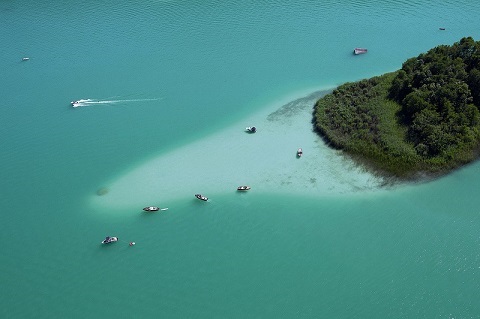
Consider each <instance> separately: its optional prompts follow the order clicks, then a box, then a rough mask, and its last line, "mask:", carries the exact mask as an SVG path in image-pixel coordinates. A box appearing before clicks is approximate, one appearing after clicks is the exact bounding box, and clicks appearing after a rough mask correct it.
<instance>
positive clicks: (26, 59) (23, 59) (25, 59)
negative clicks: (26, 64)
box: [22, 57, 30, 61]
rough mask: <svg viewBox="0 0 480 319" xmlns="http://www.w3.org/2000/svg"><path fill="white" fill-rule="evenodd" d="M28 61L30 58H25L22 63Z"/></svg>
mask: <svg viewBox="0 0 480 319" xmlns="http://www.w3.org/2000/svg"><path fill="white" fill-rule="evenodd" d="M28 60H30V58H27V57H25V58H22V61H28Z"/></svg>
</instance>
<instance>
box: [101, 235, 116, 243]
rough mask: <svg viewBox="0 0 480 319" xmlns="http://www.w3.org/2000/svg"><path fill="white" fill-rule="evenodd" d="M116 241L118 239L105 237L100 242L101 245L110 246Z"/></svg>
mask: <svg viewBox="0 0 480 319" xmlns="http://www.w3.org/2000/svg"><path fill="white" fill-rule="evenodd" d="M116 241H118V238H117V237H110V236H107V237H105V239H104V240H102V244H111V243H114V242H116Z"/></svg>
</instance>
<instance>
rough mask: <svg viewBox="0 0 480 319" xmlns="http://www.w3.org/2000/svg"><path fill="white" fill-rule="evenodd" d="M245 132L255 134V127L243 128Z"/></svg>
mask: <svg viewBox="0 0 480 319" xmlns="http://www.w3.org/2000/svg"><path fill="white" fill-rule="evenodd" d="M245 131H247V132H248V133H255V132H256V131H257V128H256V127H255V126H248V127H246V128H245Z"/></svg>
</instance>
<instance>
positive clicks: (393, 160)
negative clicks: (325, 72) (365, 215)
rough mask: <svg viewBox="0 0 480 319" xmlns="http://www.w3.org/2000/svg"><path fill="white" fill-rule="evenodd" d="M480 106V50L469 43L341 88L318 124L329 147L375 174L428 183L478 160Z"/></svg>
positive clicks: (316, 115) (321, 110)
mask: <svg viewBox="0 0 480 319" xmlns="http://www.w3.org/2000/svg"><path fill="white" fill-rule="evenodd" d="M479 101H480V42H475V41H473V39H472V38H463V39H462V40H460V42H457V43H455V44H454V45H452V46H439V47H436V48H434V49H431V50H430V51H428V52H427V53H425V54H421V55H419V56H418V57H416V58H411V59H409V60H407V61H406V62H405V63H404V64H403V66H402V69H400V70H398V71H395V72H390V73H386V74H384V75H381V76H376V77H373V78H370V79H364V80H361V81H358V82H352V83H345V84H343V85H341V86H339V87H337V88H336V89H335V90H333V91H332V93H330V94H327V95H326V96H324V97H323V98H321V99H319V100H318V101H317V102H316V104H315V107H314V112H313V122H314V126H315V129H316V131H317V133H318V134H319V135H320V136H321V137H322V138H323V139H324V140H325V141H326V143H327V144H329V145H330V146H331V147H334V148H336V149H340V150H343V151H344V152H345V154H346V155H349V156H350V157H352V158H353V159H354V160H355V161H356V162H357V163H360V164H362V165H363V166H366V167H367V168H369V169H370V170H373V172H374V173H376V174H379V175H381V176H383V177H386V178H390V179H397V180H419V179H422V180H425V179H431V178H436V177H439V176H442V175H445V174H447V173H449V172H451V171H452V170H454V169H456V168H458V167H461V166H463V165H465V164H467V163H470V162H472V161H473V160H475V159H476V158H478V156H479V153H480V152H479V145H480V112H479V108H480V103H478V102H479Z"/></svg>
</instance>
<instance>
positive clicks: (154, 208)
mask: <svg viewBox="0 0 480 319" xmlns="http://www.w3.org/2000/svg"><path fill="white" fill-rule="evenodd" d="M143 210H144V211H146V212H156V211H159V210H160V208H158V207H157V206H148V207H144V208H143Z"/></svg>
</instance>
